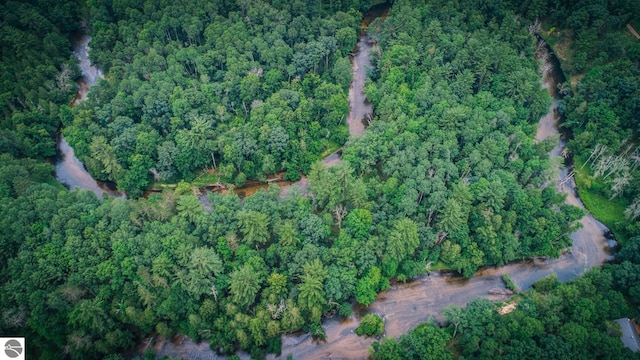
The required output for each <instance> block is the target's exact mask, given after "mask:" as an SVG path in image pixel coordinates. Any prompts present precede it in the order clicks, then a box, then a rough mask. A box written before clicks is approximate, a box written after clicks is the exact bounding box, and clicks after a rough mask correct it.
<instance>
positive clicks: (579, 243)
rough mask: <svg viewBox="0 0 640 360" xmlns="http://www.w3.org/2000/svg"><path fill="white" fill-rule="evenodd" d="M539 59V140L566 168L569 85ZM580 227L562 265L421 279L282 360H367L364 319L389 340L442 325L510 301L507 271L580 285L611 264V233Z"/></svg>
mask: <svg viewBox="0 0 640 360" xmlns="http://www.w3.org/2000/svg"><path fill="white" fill-rule="evenodd" d="M538 58H540V60H541V62H542V65H543V66H542V67H541V68H542V69H543V74H542V75H543V76H542V86H543V87H544V88H546V89H547V90H548V91H549V94H550V95H551V96H552V97H553V98H554V101H553V104H552V105H551V107H550V108H549V112H548V113H547V115H545V116H544V117H543V118H542V119H540V122H539V125H538V131H537V134H536V140H537V141H543V140H545V139H547V138H549V137H552V136H553V137H558V138H559V141H558V145H557V146H556V147H555V148H554V149H553V150H551V152H550V153H549V155H550V156H551V157H552V158H556V161H557V162H558V163H559V164H562V163H563V161H562V160H563V159H562V153H563V150H564V148H565V141H564V139H562V137H561V134H560V133H559V131H558V127H557V126H558V122H559V121H560V115H559V113H558V111H557V106H558V102H559V96H560V94H558V92H557V91H556V85H557V84H558V83H560V82H562V81H564V77H563V75H562V73H561V71H560V70H559V69H560V67H559V63H558V60H557V59H556V58H555V56H554V55H553V53H552V52H551V51H550V49H549V47H548V46H547V45H546V44H544V43H543V44H541V46H540V48H539V52H538ZM568 172H569V168H568V167H566V166H562V167H559V168H558V170H557V173H556V174H557V176H556V179H555V180H556V181H557V182H559V180H560V179H561V178H564V177H565V176H566V175H567V173H568ZM558 190H559V191H561V192H563V193H565V194H567V199H566V202H567V203H569V204H572V205H575V206H578V207H580V208H583V209H584V206H583V205H582V202H581V201H580V199H579V198H578V196H577V193H576V186H575V182H574V181H573V179H571V180H570V181H567V182H565V183H564V184H563V185H562V186H560V185H558ZM580 222H581V224H582V228H580V229H579V230H577V231H576V232H574V233H572V234H571V239H572V240H573V246H572V247H571V249H570V250H569V251H567V252H565V253H564V254H563V255H562V256H561V257H560V258H558V259H547V258H537V259H530V260H526V261H521V262H516V263H512V264H508V265H506V266H502V267H487V268H483V269H480V270H479V271H478V272H477V273H476V274H475V275H474V277H472V278H470V279H465V278H460V277H454V276H452V275H451V274H448V273H444V272H442V273H440V272H436V273H432V274H431V275H423V276H421V277H418V278H417V279H415V280H414V281H412V282H410V283H408V284H396V285H394V286H393V287H392V289H390V290H388V291H386V292H383V293H381V294H380V295H379V296H378V298H377V299H376V301H375V302H374V303H373V304H371V305H370V306H369V308H366V309H356V312H355V314H354V315H353V316H351V317H350V318H349V319H346V320H341V319H337V318H334V319H328V320H326V321H325V322H324V323H323V326H324V328H325V331H326V335H327V337H326V340H325V341H322V342H317V341H314V340H313V339H311V337H310V336H309V335H308V334H305V335H302V336H283V344H282V355H283V356H287V355H288V354H295V356H296V357H297V358H304V359H342V358H348V359H365V358H367V356H368V352H367V348H368V346H369V345H371V344H372V343H373V342H374V340H373V339H365V338H362V337H360V336H357V335H356V334H355V333H354V330H355V328H356V327H358V325H359V319H360V318H361V317H362V316H364V315H366V314H368V313H376V314H378V315H380V316H381V317H382V318H383V319H384V321H385V334H384V336H390V337H399V336H400V335H402V334H404V333H406V332H407V331H408V330H410V329H411V328H414V327H416V326H417V325H419V324H420V323H422V322H426V321H428V320H429V319H430V318H431V317H433V318H434V319H436V320H438V321H442V316H441V313H440V312H441V310H442V309H444V308H445V307H447V306H448V305H451V304H453V305H457V306H464V305H466V304H467V303H468V302H470V301H472V300H474V299H476V298H479V297H484V298H487V299H489V300H493V301H504V300H507V299H508V296H505V295H492V293H495V292H494V291H491V292H490V290H494V289H505V285H504V283H503V281H502V274H504V272H505V271H508V272H509V274H510V275H511V277H512V279H513V280H514V281H515V282H516V283H517V284H518V285H519V286H520V288H521V289H522V290H526V289H528V288H530V287H531V285H532V284H533V283H534V282H536V281H537V280H539V279H541V278H542V277H544V276H546V275H549V274H552V273H556V274H557V276H558V279H559V280H560V281H563V282H566V281H569V280H571V279H574V278H576V277H577V276H580V275H581V274H583V273H584V272H585V271H587V270H589V269H591V268H593V267H596V266H600V265H602V264H603V263H604V262H606V261H608V260H610V259H611V256H610V255H609V251H608V250H609V243H608V241H607V239H606V238H605V235H604V234H605V233H607V232H608V231H609V230H608V229H607V228H606V227H605V226H604V225H603V224H602V223H600V222H599V221H597V220H596V219H595V218H594V217H593V216H592V215H591V214H587V215H585V216H584V217H583V218H582V219H581V220H580ZM498 293H499V291H498ZM272 358H274V357H273V356H272Z"/></svg>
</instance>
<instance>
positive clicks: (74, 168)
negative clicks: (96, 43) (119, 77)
mask: <svg viewBox="0 0 640 360" xmlns="http://www.w3.org/2000/svg"><path fill="white" fill-rule="evenodd" d="M90 41H91V37H90V36H89V35H86V34H82V35H80V36H79V37H78V38H77V39H74V41H73V45H74V49H75V50H74V52H73V54H74V55H75V56H76V58H77V59H78V66H79V67H80V70H81V71H82V78H81V79H80V80H79V81H78V93H77V94H76V97H75V99H74V100H73V102H72V103H71V106H73V105H75V104H76V103H77V102H79V101H82V100H84V99H86V98H87V94H88V93H89V89H90V88H91V86H93V85H95V83H96V82H97V81H98V79H99V78H102V77H103V75H102V72H101V71H100V70H99V69H98V68H96V67H95V66H93V65H91V62H90V61H89V42H90ZM58 150H59V151H60V160H59V161H58V162H57V163H56V165H55V172H56V179H57V180H58V181H59V182H60V183H62V184H64V185H66V186H67V187H68V188H69V189H70V190H73V189H84V190H89V191H92V192H93V193H94V194H96V196H97V197H98V199H102V197H103V195H104V194H105V193H106V194H109V195H111V196H122V194H120V193H118V192H117V191H114V190H112V189H110V188H109V186H108V185H107V184H105V183H103V182H98V181H96V180H95V179H94V178H93V177H91V175H90V174H89V173H88V172H87V170H86V169H85V168H84V165H83V164H82V163H81V162H80V160H78V158H76V156H75V154H74V152H73V148H72V147H71V146H69V143H68V142H67V141H66V140H65V138H64V137H63V136H62V135H60V140H59V141H58Z"/></svg>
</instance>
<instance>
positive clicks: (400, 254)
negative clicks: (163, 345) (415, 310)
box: [0, 0, 640, 359]
mask: <svg viewBox="0 0 640 360" xmlns="http://www.w3.org/2000/svg"><path fill="white" fill-rule="evenodd" d="M371 5H372V4H371V3H369V2H368V1H365V2H356V1H331V2H321V1H306V2H305V1H295V2H286V1H276V0H273V1H242V0H237V1H231V0H226V1H201V0H186V1H182V2H179V3H175V2H170V1H159V2H158V1H147V2H143V1H115V2H111V1H89V2H86V3H85V2H81V1H78V2H76V1H66V2H61V1H43V0H31V1H22V2H14V1H4V2H3V3H2V5H1V7H0V13H1V14H2V17H3V21H2V28H3V36H2V40H1V41H2V46H1V49H0V51H1V53H2V58H1V61H0V64H1V66H2V68H0V69H1V71H0V76H1V77H2V84H3V87H2V102H1V104H0V106H1V107H2V116H3V117H2V120H1V121H2V122H1V123H0V152H1V154H0V158H1V159H2V161H0V196H1V198H0V222H1V224H0V248H1V249H2V251H1V252H0V287H1V290H0V304H1V305H0V308H2V317H1V318H0V333H10V334H23V335H25V336H27V338H28V339H29V342H28V344H29V346H30V349H29V351H30V354H36V355H37V356H38V357H42V358H52V359H53V358H60V357H70V358H83V359H84V358H103V357H105V356H108V355H112V357H113V358H118V357H119V356H120V355H117V354H118V353H121V352H123V351H125V350H130V349H132V348H133V347H134V346H135V345H136V343H137V342H138V341H139V340H140V339H143V338H146V337H148V336H150V335H160V336H162V337H165V338H169V337H171V336H173V335H175V334H186V335H187V336H189V337H190V338H192V339H194V340H207V341H209V343H210V344H211V347H212V348H213V349H216V350H217V351H219V352H222V353H233V352H234V351H236V350H238V349H245V350H247V351H248V352H249V353H250V354H251V356H252V357H255V358H263V357H264V356H265V354H266V353H267V352H270V353H275V354H278V353H280V348H281V335H282V334H287V333H293V332H296V331H304V332H309V333H311V334H312V335H313V336H314V337H316V338H322V337H323V336H324V330H323V328H322V320H323V317H324V316H325V315H328V314H334V313H337V314H338V315H340V316H347V315H349V314H350V312H351V305H352V303H353V301H354V300H355V302H357V303H359V304H363V305H369V304H371V303H372V302H373V301H374V300H375V298H376V295H377V294H378V292H379V291H381V290H384V289H387V288H388V287H389V286H390V284H391V282H393V281H407V280H410V279H411V278H412V277H414V276H416V275H419V274H422V273H424V272H425V271H427V270H428V269H429V267H431V268H434V267H435V268H448V269H453V270H456V271H458V272H459V273H460V274H462V275H463V276H466V277H471V276H473V274H474V273H475V272H476V270H477V269H478V268H479V267H480V266H483V265H502V264H506V263H508V262H511V261H514V260H519V259H525V258H528V257H532V256H549V257H557V256H559V254H560V253H561V252H562V251H564V250H565V249H566V248H568V247H569V246H570V245H571V239H570V237H569V235H570V233H571V232H572V231H573V230H575V228H576V226H578V225H577V224H576V222H575V220H577V219H579V218H580V217H581V216H582V214H583V212H582V211H581V210H580V209H578V208H575V207H572V206H569V205H566V204H565V203H564V197H565V196H564V195H563V194H560V193H558V192H557V191H556V190H555V186H553V184H552V181H553V176H554V172H555V171H556V168H555V165H554V164H552V162H551V161H550V160H549V156H548V152H549V150H550V149H551V148H552V147H553V146H555V143H554V142H553V140H551V141H545V142H541V143H536V142H535V141H534V140H533V138H534V135H535V130H536V124H537V122H538V120H539V119H540V118H541V117H542V116H543V115H544V114H545V113H546V112H547V111H548V109H549V105H550V104H551V99H550V98H549V96H548V94H547V91H546V90H544V89H543V88H541V87H540V74H539V63H538V62H537V61H536V60H535V58H534V54H535V51H536V46H537V41H536V38H535V36H534V34H535V33H536V32H537V33H538V35H540V36H543V37H545V36H546V37H548V38H549V39H550V41H552V38H553V36H556V35H554V34H555V32H554V31H552V29H551V27H552V26H556V27H557V28H558V29H562V31H567V30H566V29H573V31H574V33H575V34H579V35H576V41H575V43H573V45H572V46H570V47H569V49H570V50H571V52H569V51H568V52H567V53H568V54H571V56H567V60H566V61H565V62H563V67H565V71H566V72H567V74H569V75H571V76H572V79H578V80H579V81H576V82H575V84H573V85H571V84H566V85H564V86H562V89H561V90H562V91H563V93H565V94H566V95H565V100H564V101H563V103H562V105H561V109H562V111H563V112H564V113H565V116H566V122H565V126H566V127H567V129H569V130H571V132H572V134H573V140H571V141H570V142H569V149H570V150H571V151H572V152H573V154H574V158H575V159H576V163H577V164H578V166H576V171H578V168H580V169H582V170H584V173H581V174H579V175H577V179H578V184H579V185H580V186H583V183H584V182H586V184H587V185H584V187H581V189H580V190H581V194H582V193H583V192H584V193H585V194H586V196H587V197H588V196H589V195H590V194H591V195H592V197H593V198H594V199H595V200H597V198H598V196H600V197H605V198H607V199H608V198H609V197H611V198H615V199H624V200H623V201H624V202H625V203H624V204H622V205H620V206H621V209H622V210H620V214H618V215H619V216H618V217H617V218H614V219H615V221H616V224H617V225H616V226H615V227H614V230H619V231H620V233H621V234H623V235H624V234H626V235H627V236H626V237H625V238H624V239H625V240H626V241H625V243H624V247H623V249H622V250H621V253H620V254H619V255H618V257H617V259H618V262H619V264H612V265H607V266H605V268H604V269H602V270H600V269H596V270H594V271H592V272H590V273H588V274H587V275H586V276H585V277H582V278H579V279H577V280H575V281H574V282H573V283H570V284H562V285H561V284H558V283H557V282H556V281H555V279H553V278H550V279H546V280H544V281H541V282H539V283H538V284H537V285H536V286H534V289H532V290H530V291H529V292H528V293H525V294H523V295H521V298H520V299H519V303H518V307H517V309H516V310H515V311H514V312H512V313H510V314H508V315H506V316H501V315H498V313H497V312H496V311H495V309H494V305H493V304H491V303H489V302H487V301H484V300H477V301H475V302H473V303H471V304H470V305H469V306H468V307H467V309H466V310H462V309H458V308H450V309H449V310H447V311H446V313H445V318H446V320H447V321H448V323H449V324H450V325H449V326H448V327H445V328H440V327H438V326H436V325H434V324H425V325H421V326H420V327H418V328H417V329H415V330H413V331H412V332H411V333H409V334H407V335H406V336H404V337H402V338H400V339H399V340H385V341H383V342H382V343H380V344H379V345H374V347H373V348H372V349H373V351H374V354H373V356H374V357H375V358H380V359H384V358H403V357H407V356H409V354H415V357H419V356H422V357H423V358H446V357H453V356H454V354H455V356H458V355H462V356H464V357H465V358H467V357H469V358H484V357H493V356H497V355H496V354H499V355H502V356H504V357H505V358H507V357H517V356H518V355H521V354H522V353H523V352H531V353H532V354H539V356H541V357H542V356H543V354H555V355H553V356H555V357H557V358H560V357H564V355H566V354H572V355H571V356H574V357H575V358H581V357H582V356H581V355H588V356H593V357H596V356H599V355H602V357H611V358H621V357H626V356H629V354H628V353H626V352H625V350H623V349H622V347H621V344H620V341H619V339H618V335H617V334H618V331H619V330H618V329H616V327H615V326H613V325H612V324H611V323H610V322H609V320H611V319H613V318H615V317H620V316H623V315H629V314H637V313H638V308H637V303H638V299H639V298H638V296H640V292H639V289H638V286H637V283H638V280H640V279H637V277H638V276H640V275H639V274H640V271H639V270H640V269H638V267H639V266H640V259H638V258H637V252H638V246H639V245H638V244H640V240H638V238H634V237H633V235H634V234H635V233H637V231H636V230H637V226H638V222H637V221H636V220H639V219H638V217H639V216H636V215H638V214H640V210H637V209H636V208H638V209H640V205H638V204H637V201H636V200H632V199H635V198H636V197H637V196H640V194H637V192H638V188H639V187H638V186H637V185H638V184H637V181H636V180H634V174H635V173H636V172H637V171H638V170H637V169H636V166H635V164H636V162H635V161H636V158H637V155H638V154H637V153H636V151H635V148H634V147H635V146H636V144H635V142H634V140H633V139H634V138H636V137H637V136H636V134H637V133H636V131H637V129H636V126H637V124H636V123H635V122H636V121H637V119H638V115H640V114H639V113H638V112H639V111H640V110H639V109H640V108H639V106H640V104H638V102H637V99H640V96H638V95H640V94H638V91H640V90H638V85H637V84H638V80H639V76H640V75H638V62H639V61H640V58H639V56H640V48H639V47H638V45H637V44H638V42H635V43H634V42H633V39H628V38H625V37H623V36H622V35H620V34H621V32H622V29H623V28H624V25H625V24H626V23H627V22H628V21H631V20H632V19H634V16H635V19H638V11H639V10H638V9H637V8H638V6H637V5H634V4H632V3H631V2H628V3H626V2H616V3H615V4H613V5H607V4H605V3H601V2H597V3H596V2H595V1H594V2H593V3H592V2H586V1H584V2H579V3H577V4H576V5H573V4H569V2H567V3H566V4H565V3H563V2H560V3H558V4H547V3H545V2H538V1H535V2H526V3H525V4H522V5H521V4H519V3H518V4H516V3H515V2H514V3H513V4H512V3H509V2H491V4H485V3H484V2H482V1H459V2H450V1H418V2H416V1H395V2H394V3H393V5H392V6H391V9H390V13H389V17H388V18H386V19H382V18H380V19H377V20H375V21H374V22H373V23H372V24H371V25H370V26H369V28H368V36H370V37H371V38H372V39H373V40H374V41H375V42H376V43H377V45H376V48H377V50H376V51H374V53H373V54H372V55H373V66H372V68H371V69H369V71H368V79H367V85H366V89H365V93H366V96H367V98H368V99H369V100H370V101H371V102H372V103H373V106H374V110H375V116H374V118H373V120H372V123H371V125H370V126H369V127H368V129H367V130H366V132H365V134H364V135H363V136H362V137H353V138H349V134H348V129H347V126H346V124H345V117H346V115H347V113H348V112H349V103H348V99H347V92H348V89H349V84H350V82H351V76H352V74H351V63H350V61H349V57H348V54H349V53H350V52H351V51H352V50H353V48H354V45H355V43H356V42H357V40H358V37H359V31H360V20H361V18H362V14H363V13H364V12H366V10H367V9H369V7H370V6H371ZM597 9H601V10H602V11H599V12H598V11H595V10H597ZM578 13H579V14H582V15H575V16H574V15H571V16H568V14H578ZM537 18H540V19H542V20H543V23H542V24H543V25H542V26H541V27H537V28H536V27H535V26H534V27H531V26H530V25H531V24H534V23H535V20H536V19H537ZM85 22H86V23H85ZM85 27H88V29H89V31H90V34H91V36H92V37H93V40H92V42H91V53H90V56H91V59H92V61H93V63H94V64H96V65H97V66H99V67H100V68H101V69H102V70H103V71H104V73H105V78H104V79H102V80H100V81H99V83H98V84H97V85H96V86H94V87H93V88H92V89H91V92H90V93H89V98H88V99H87V100H85V101H82V102H80V103H78V104H77V105H76V106H75V107H73V108H72V107H70V106H69V104H71V101H72V99H73V98H74V96H75V90H76V88H75V84H74V81H75V80H77V79H78V78H79V77H80V73H79V69H78V67H77V64H76V59H75V57H74V56H73V54H72V52H71V51H72V41H71V39H72V38H73V36H74V35H77V34H78V33H79V32H81V31H85V30H86V29H85ZM587 28H589V29H592V30H590V31H589V32H588V34H586V35H585V34H584V32H583V31H582V30H584V29H587ZM83 29H85V30H83ZM616 31H617V33H616ZM611 33H615V34H617V35H616V36H615V37H612V36H610V35H611ZM583 36H587V37H586V38H582V37H583ZM614 38H615V39H614ZM614 40H616V41H614ZM605 46H607V47H606V48H605ZM496 54H500V56H496ZM60 132H62V134H64V136H65V137H66V138H67V139H68V141H69V143H70V144H71V145H73V147H74V149H75V151H76V154H77V155H78V157H79V158H80V159H81V160H82V161H83V162H84V164H85V165H86V167H87V169H88V170H89V172H91V174H92V175H93V176H94V177H96V178H97V179H101V180H108V181H112V182H114V183H116V184H117V186H118V188H119V189H120V190H123V191H125V192H127V194H129V196H130V198H131V200H126V199H122V198H107V199H105V200H99V199H97V198H96V197H95V195H94V194H93V193H91V192H88V191H73V192H69V191H68V190H66V189H64V188H62V186H61V185H60V184H58V183H56V182H55V179H54V178H53V176H52V173H53V166H52V165H51V163H52V162H53V161H55V159H54V158H55V155H56V137H57V136H58V135H59V133H60ZM596 134H597V136H596ZM603 134H605V135H606V136H602V135H603ZM339 147H343V155H342V158H343V160H342V161H341V162H340V163H339V164H337V165H335V166H332V167H329V168H327V167H325V166H324V165H323V164H322V163H321V162H320V161H319V160H320V159H321V158H322V156H323V155H324V154H326V153H328V152H331V151H333V150H335V149H337V148H339ZM601 163H602V164H601ZM582 165H584V167H582ZM203 171H208V172H210V173H213V174H215V175H216V176H218V177H219V179H220V181H222V182H225V183H234V184H235V185H238V186H241V185H243V184H244V183H245V182H246V181H247V179H258V180H265V179H267V178H269V177H272V176H275V175H276V173H281V172H282V173H284V174H283V175H281V176H284V177H285V178H287V179H290V180H296V179H298V178H299V177H300V176H301V175H302V174H305V175H308V179H309V187H308V193H307V194H306V196H303V195H302V194H301V192H300V191H299V190H298V189H296V188H295V187H294V188H292V189H291V190H290V191H289V192H288V193H287V194H285V195H284V196H282V195H281V192H280V189H279V188H278V187H277V186H276V185H271V186H270V187H269V189H268V190H266V191H260V192H258V193H257V194H255V195H253V196H250V197H247V198H244V199H240V198H239V197H238V196H237V195H234V194H233V193H229V194H228V195H222V194H219V193H209V194H208V195H207V196H208V200H209V202H210V207H211V210H210V211H205V210H204V209H203V206H202V204H201V203H200V201H199V199H198V197H196V196H195V195H194V191H192V189H190V188H189V187H188V186H178V187H176V188H175V189H173V190H171V189H166V190H164V191H163V192H162V193H152V194H150V195H148V196H146V197H140V196H139V195H141V194H142V192H143V191H144V190H146V189H148V188H149V187H150V186H151V184H152V182H163V183H174V182H179V181H181V180H185V181H190V180H193V179H194V178H195V177H197V176H199V175H200V174H202V172H203ZM624 179H626V183H625V180H624ZM581 181H582V182H581ZM183 184H184V183H183ZM583 189H584V190H583ZM196 192H197V191H196ZM585 201H586V200H585ZM587 205H589V204H588V203H587ZM625 209H627V210H626V214H627V217H626V219H625V217H624V215H623V213H624V212H625ZM636 212H637V213H638V214H636ZM616 234H617V233H616ZM625 300H627V301H629V304H630V305H627V302H625ZM369 321H370V323H369ZM360 329H361V330H360V331H362V333H363V334H379V333H380V330H381V329H380V321H379V318H378V319H376V318H374V317H370V318H367V321H366V322H365V323H363V324H362V327H361V328H360ZM452 341H453V348H454V349H455V352H454V353H452V352H451V351H450V349H451V345H450V344H451V343H452ZM536 356H538V355H532V357H536ZM410 357H413V358H415V357H414V356H410Z"/></svg>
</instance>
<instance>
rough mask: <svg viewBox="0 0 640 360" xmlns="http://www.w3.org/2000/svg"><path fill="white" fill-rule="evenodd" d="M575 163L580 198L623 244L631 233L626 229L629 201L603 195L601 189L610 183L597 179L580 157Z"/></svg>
mask: <svg viewBox="0 0 640 360" xmlns="http://www.w3.org/2000/svg"><path fill="white" fill-rule="evenodd" d="M575 163H576V165H575V168H574V171H575V178H576V185H577V187H578V193H579V194H580V200H582V203H583V204H584V206H585V208H587V210H588V211H589V212H590V213H591V214H593V216H595V218H596V219H598V220H599V221H600V222H602V223H603V224H605V225H606V226H607V227H608V228H609V229H611V231H613V233H614V235H615V236H616V239H617V240H618V242H619V243H620V245H623V244H624V243H625V241H626V239H627V238H628V235H629V234H627V232H626V231H625V229H624V227H625V223H626V220H625V218H624V210H625V209H626V208H627V206H628V205H629V204H628V202H627V201H626V199H624V198H620V197H618V198H615V199H613V200H610V199H609V197H608V196H606V195H603V194H602V193H601V192H600V191H599V189H605V188H608V187H609V184H606V183H605V182H604V181H603V180H602V179H601V178H598V179H595V178H594V177H593V175H591V168H590V167H589V166H585V167H584V168H582V162H581V161H580V160H579V159H577V158H576V159H575Z"/></svg>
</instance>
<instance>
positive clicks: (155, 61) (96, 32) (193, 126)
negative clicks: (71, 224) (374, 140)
mask: <svg viewBox="0 0 640 360" xmlns="http://www.w3.org/2000/svg"><path fill="white" fill-rule="evenodd" d="M339 3H340V2H336V3H335V4H332V6H331V7H330V8H325V7H323V6H321V4H315V5H312V6H307V5H306V4H304V3H301V2H297V3H294V4H289V3H288V2H286V1H278V2H273V3H272V4H268V3H265V2H260V1H244V2H237V4H233V3H230V4H225V3H223V2H222V3H221V2H211V1H189V2H185V3H184V4H180V5H177V4H174V3H173V2H170V1H166V2H153V3H151V2H143V1H137V2H136V1H129V2H125V3H111V2H110V1H104V2H100V1H98V2H92V3H91V4H90V6H89V13H90V18H91V27H92V33H91V35H92V37H93V39H92V41H91V59H92V60H93V62H94V63H95V64H96V65H97V66H99V67H100V68H101V69H102V70H104V71H105V72H107V73H108V76H107V79H106V80H105V81H101V82H100V84H99V85H98V86H96V87H94V88H93V89H92V91H91V99H90V100H89V101H87V102H85V103H83V104H82V106H81V107H82V109H83V110H84V111H79V112H77V113H76V116H75V118H74V120H73V122H72V123H70V124H68V125H69V126H67V127H66V128H65V130H64V135H65V137H66V138H67V139H68V141H69V143H70V144H71V145H72V146H73V147H74V149H75V150H76V154H77V155H78V157H79V158H80V159H81V160H82V161H83V162H84V164H85V165H86V167H87V169H88V170H89V172H90V173H91V174H92V175H93V176H94V177H96V178H97V179H100V180H109V181H114V182H116V183H117V185H118V188H119V189H120V190H121V191H124V192H126V193H127V194H129V195H130V196H138V195H140V194H141V192H142V190H144V189H146V188H147V187H148V186H149V181H150V180H151V174H150V172H149V169H151V172H152V173H153V175H154V176H153V177H154V180H156V181H162V182H172V181H176V180H179V179H186V180H190V179H193V178H194V177H195V176H197V175H198V174H199V172H200V171H201V170H203V169H204V168H212V169H213V168H215V169H216V170H217V171H216V173H217V174H218V175H220V178H221V179H222V181H224V182H234V183H235V184H236V185H237V186H242V185H244V183H245V181H246V179H266V178H267V177H269V176H273V174H275V173H277V172H280V171H286V174H285V176H284V177H285V178H286V179H287V180H297V179H299V178H300V173H301V172H303V173H308V172H309V169H310V166H311V164H312V163H313V162H314V161H316V160H319V159H320V156H321V154H322V153H323V152H324V151H325V150H327V149H335V148H336V147H337V146H339V145H342V144H343V143H344V142H345V141H346V139H347V137H348V130H347V126H346V124H345V121H344V119H345V117H346V115H347V112H348V111H349V103H348V100H347V96H346V94H347V90H348V88H349V84H350V82H351V64H350V62H349V59H348V57H347V54H348V53H349V52H350V51H351V49H352V48H353V45H354V44H355V42H356V40H357V36H358V35H357V31H358V30H359V29H360V25H359V22H360V18H361V16H362V15H361V13H360V12H359V11H358V10H359V9H360V7H359V6H358V4H357V3H356V4H339ZM342 10H344V11H342ZM326 14H330V15H326Z"/></svg>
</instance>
